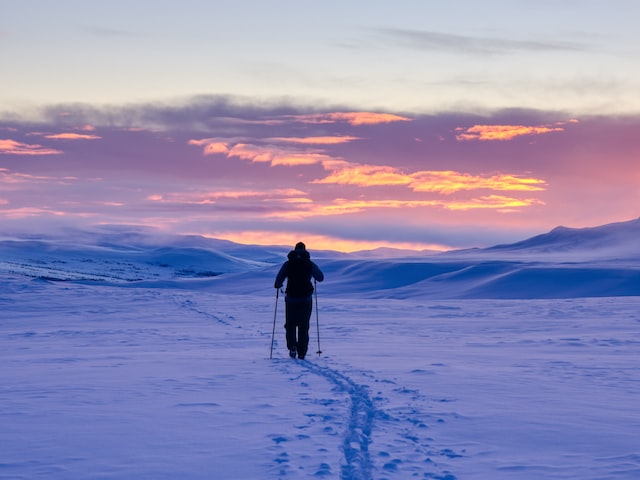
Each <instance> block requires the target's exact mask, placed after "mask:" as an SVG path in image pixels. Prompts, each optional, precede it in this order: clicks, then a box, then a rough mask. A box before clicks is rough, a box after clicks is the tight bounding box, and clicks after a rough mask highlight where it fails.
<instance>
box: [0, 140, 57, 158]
mask: <svg viewBox="0 0 640 480" xmlns="http://www.w3.org/2000/svg"><path fill="white" fill-rule="evenodd" d="M61 153H64V152H62V151H61V150H55V149H53V148H47V147H43V146H42V145H38V144H29V143H22V142H17V141H15V140H9V139H5V140H0V154H5V155H58V154H61Z"/></svg>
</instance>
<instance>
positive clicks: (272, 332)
mask: <svg viewBox="0 0 640 480" xmlns="http://www.w3.org/2000/svg"><path fill="white" fill-rule="evenodd" d="M279 293H280V289H279V288H276V308H275V310H274V312H273V330H272V331H271V351H270V352H269V360H271V359H272V358H273V338H274V337H275V336H276V316H277V315H278V294H279Z"/></svg>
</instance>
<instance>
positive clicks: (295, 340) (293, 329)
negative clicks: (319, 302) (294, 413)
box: [273, 242, 324, 360]
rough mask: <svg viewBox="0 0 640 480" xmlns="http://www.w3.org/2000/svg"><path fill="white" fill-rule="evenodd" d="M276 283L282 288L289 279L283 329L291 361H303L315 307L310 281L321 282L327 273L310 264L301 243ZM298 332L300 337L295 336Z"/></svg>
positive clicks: (286, 263) (309, 259) (281, 270)
mask: <svg viewBox="0 0 640 480" xmlns="http://www.w3.org/2000/svg"><path fill="white" fill-rule="evenodd" d="M287 258H288V260H287V261H285V262H284V264H283V265H282V267H281V268H280V271H279V272H278V275H277V276H276V281H275V283H274V285H273V286H274V287H275V288H278V289H279V288H282V285H283V283H284V279H285V278H287V289H286V291H285V293H286V296H285V299H284V301H285V315H286V322H285V324H284V328H285V330H286V332H287V348H288V349H289V356H290V357H291V358H296V354H297V355H298V358H300V359H301V360H302V359H304V357H305V355H306V354H307V348H308V346H309V319H310V318H311V309H312V308H313V301H312V294H313V285H311V278H312V277H313V278H314V279H315V280H317V281H318V282H321V281H323V280H324V274H323V273H322V271H321V270H320V268H318V266H317V265H316V264H315V263H314V262H312V261H311V255H309V252H308V251H307V250H306V247H305V245H304V243H302V242H298V243H297V244H296V246H295V248H294V249H293V250H292V251H291V252H289V254H288V255H287ZM296 333H297V335H296Z"/></svg>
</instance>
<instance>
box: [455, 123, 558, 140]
mask: <svg viewBox="0 0 640 480" xmlns="http://www.w3.org/2000/svg"><path fill="white" fill-rule="evenodd" d="M456 131H457V132H460V133H458V134H456V139H457V140H460V141H470V140H480V141H491V140H503V141H506V140H512V139H514V138H516V137H521V136H527V135H544V134H546V133H552V132H563V131H564V128H563V127H561V126H525V125H474V126H472V127H468V128H457V129H456Z"/></svg>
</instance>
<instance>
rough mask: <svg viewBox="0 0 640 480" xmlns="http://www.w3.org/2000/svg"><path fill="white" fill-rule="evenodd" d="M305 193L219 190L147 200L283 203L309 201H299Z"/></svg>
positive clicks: (287, 190)
mask: <svg viewBox="0 0 640 480" xmlns="http://www.w3.org/2000/svg"><path fill="white" fill-rule="evenodd" d="M305 195H306V193H305V192H303V191H301V190H298V189H295V188H288V189H266V190H219V191H213V192H198V193H193V192H188V193H184V192H174V193H168V194H151V195H148V196H147V200H149V201H152V202H159V203H173V204H184V205H211V204H215V203H217V202H219V201H222V200H244V199H261V200H265V199H274V198H277V199H281V200H283V201H285V202H292V201H294V200H293V199H295V201H300V202H303V201H311V200H309V199H304V200H303V199H301V198H300V197H304V196H305Z"/></svg>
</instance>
